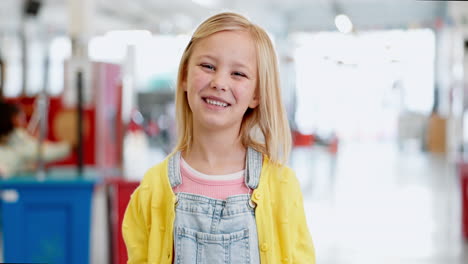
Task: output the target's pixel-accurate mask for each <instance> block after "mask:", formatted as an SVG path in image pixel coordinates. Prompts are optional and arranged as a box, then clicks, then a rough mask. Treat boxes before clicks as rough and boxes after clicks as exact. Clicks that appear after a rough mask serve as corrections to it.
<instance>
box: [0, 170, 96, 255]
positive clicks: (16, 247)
mask: <svg viewBox="0 0 468 264" xmlns="http://www.w3.org/2000/svg"><path fill="white" fill-rule="evenodd" d="M94 184H95V181H93V180H86V179H82V178H78V177H76V178H71V179H70V178H69V179H67V180H64V179H58V178H55V179H47V180H45V181H38V180H36V179H34V178H32V177H30V178H28V177H26V178H24V177H23V178H18V179H10V180H3V181H0V191H1V215H2V231H3V232H2V233H3V253H4V261H5V262H7V263H8V262H10V263H11V262H13V263H18V262H22V263H49V264H62V263H63V264H65V263H66V264H86V263H89V245H90V243H89V238H90V221H91V215H90V212H91V197H92V193H93V187H94Z"/></svg>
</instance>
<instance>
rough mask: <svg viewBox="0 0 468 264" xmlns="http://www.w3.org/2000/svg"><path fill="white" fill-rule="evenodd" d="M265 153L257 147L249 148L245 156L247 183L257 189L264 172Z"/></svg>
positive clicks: (251, 187)
mask: <svg viewBox="0 0 468 264" xmlns="http://www.w3.org/2000/svg"><path fill="white" fill-rule="evenodd" d="M262 165H263V155H262V153H260V152H258V151H256V150H255V149H253V148H251V147H248V148H247V157H246V158H245V184H246V185H247V186H248V187H249V188H250V189H257V187H258V183H259V182H260V174H261V172H262Z"/></svg>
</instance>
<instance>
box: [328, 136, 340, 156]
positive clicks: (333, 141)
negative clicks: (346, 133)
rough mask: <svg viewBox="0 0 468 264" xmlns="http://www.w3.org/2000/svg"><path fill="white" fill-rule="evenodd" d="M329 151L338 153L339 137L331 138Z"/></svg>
mask: <svg viewBox="0 0 468 264" xmlns="http://www.w3.org/2000/svg"><path fill="white" fill-rule="evenodd" d="M328 151H329V152H330V153H332V154H336V153H337V152H338V137H336V136H333V138H332V139H331V140H330V144H329V145H328Z"/></svg>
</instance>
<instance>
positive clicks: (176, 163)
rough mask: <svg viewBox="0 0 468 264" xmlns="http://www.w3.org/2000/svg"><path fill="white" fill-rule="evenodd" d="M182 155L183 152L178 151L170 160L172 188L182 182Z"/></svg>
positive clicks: (169, 170)
mask: <svg viewBox="0 0 468 264" xmlns="http://www.w3.org/2000/svg"><path fill="white" fill-rule="evenodd" d="M180 155H181V152H180V151H177V152H176V153H175V154H174V155H172V156H170V157H169V160H168V174H169V182H170V183H171V187H172V188H174V187H176V186H177V185H179V184H181V183H182V176H180Z"/></svg>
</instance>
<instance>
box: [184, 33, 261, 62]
mask: <svg viewBox="0 0 468 264" xmlns="http://www.w3.org/2000/svg"><path fill="white" fill-rule="evenodd" d="M206 55H208V56H212V57H216V58H218V59H229V60H234V61H236V60H237V61H241V62H243V63H247V62H249V63H254V64H256V55H257V51H256V46H255V42H254V40H253V38H252V35H251V34H250V33H249V32H248V31H244V30H235V31H220V32H217V33H214V34H211V35H209V36H207V37H205V38H202V39H200V40H199V41H197V42H196V43H195V45H194V47H193V53H192V56H194V57H197V56H206ZM246 60H248V61H246Z"/></svg>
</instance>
